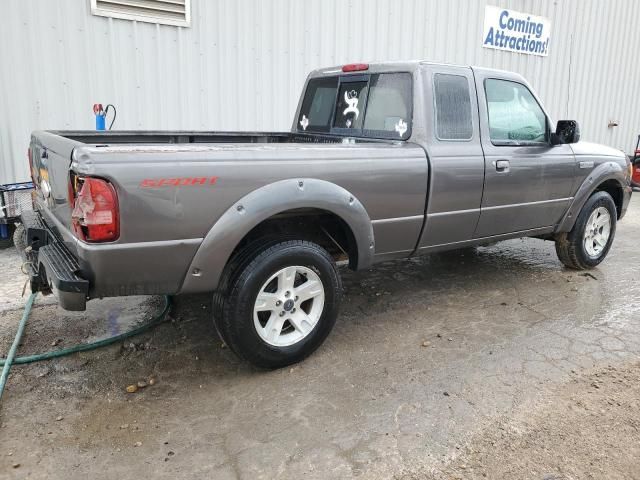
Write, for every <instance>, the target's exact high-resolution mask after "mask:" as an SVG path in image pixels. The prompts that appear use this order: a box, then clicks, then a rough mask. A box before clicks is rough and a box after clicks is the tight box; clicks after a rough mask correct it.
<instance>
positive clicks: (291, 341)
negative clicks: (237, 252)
mask: <svg viewBox="0 0 640 480" xmlns="http://www.w3.org/2000/svg"><path fill="white" fill-rule="evenodd" d="M226 283H227V285H226V288H227V292H225V293H223V295H222V298H220V297H218V299H217V302H218V308H217V309H216V310H217V315H216V318H215V322H216V327H217V328H218V331H219V332H220V334H221V336H222V338H223V339H224V340H225V342H226V343H228V344H229V347H230V348H231V350H233V351H234V352H235V353H237V354H238V355H239V356H240V357H242V358H244V359H246V360H248V361H249V362H250V363H252V364H253V365H256V366H258V367H261V368H279V367H284V366H286V365H289V364H292V363H295V362H298V361H300V360H302V359H304V358H305V357H307V356H308V355H310V354H311V353H313V352H314V351H315V350H316V349H317V348H318V347H319V346H320V345H321V344H322V342H323V341H324V340H325V339H326V338H327V336H328V335H329V332H331V329H332V328H333V325H334V324H335V321H336V317H337V315H338V309H339V304H340V297H341V292H342V284H341V281H340V276H339V274H338V271H337V268H336V265H335V262H334V261H333V259H332V258H331V256H330V255H329V254H328V253H327V252H326V250H324V249H323V248H322V247H320V246H319V245H316V244H315V243H312V242H308V241H303V240H287V241H281V242H276V243H271V244H270V245H269V246H268V247H267V248H265V249H256V250H255V253H254V254H253V255H248V258H245V260H244V261H243V262H240V265H239V266H238V268H237V270H236V272H234V273H233V274H232V277H231V278H229V281H228V282H226Z"/></svg>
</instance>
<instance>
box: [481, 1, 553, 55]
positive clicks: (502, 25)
mask: <svg viewBox="0 0 640 480" xmlns="http://www.w3.org/2000/svg"><path fill="white" fill-rule="evenodd" d="M550 37H551V22H550V21H549V19H548V18H545V17H537V16H535V15H530V14H528V13H522V12H516V11H515V10H509V9H507V8H500V7H492V6H487V7H485V10H484V31H483V34H482V46H483V47H486V48H496V49H498V50H508V51H510V52H516V53H526V54H528V55H540V56H543V57H546V56H547V55H549V39H550Z"/></svg>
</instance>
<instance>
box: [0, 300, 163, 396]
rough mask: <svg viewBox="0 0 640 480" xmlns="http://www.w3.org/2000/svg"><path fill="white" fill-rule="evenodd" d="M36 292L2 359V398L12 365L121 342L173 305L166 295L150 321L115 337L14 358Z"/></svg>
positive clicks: (0, 379) (157, 318)
mask: <svg viewBox="0 0 640 480" xmlns="http://www.w3.org/2000/svg"><path fill="white" fill-rule="evenodd" d="M36 295H37V294H36V293H32V294H31V295H30V296H29V299H28V300H27V304H26V306H25V308H24V313H23V314H22V319H21V320H20V324H19V325H18V332H17V333H16V337H15V339H14V340H13V344H12V345H11V349H10V350H9V354H8V355H7V358H6V359H4V360H1V359H0V366H3V369H2V376H1V377H0V398H2V392H3V391H4V386H5V384H6V382H7V377H8V376H9V370H10V369H11V365H22V364H25V363H33V362H40V361H42V360H49V359H51V358H57V357H64V356H65V355H70V354H72V353H76V352H86V351H87V350H94V349H96V348H100V347H105V346H107V345H111V344H113V343H116V342H119V341H120V340H124V339H126V338H129V337H133V336H135V335H138V334H140V333H142V332H144V331H146V330H148V329H150V328H151V327H153V326H154V325H156V324H158V323H160V322H161V321H162V320H164V319H165V317H166V316H167V312H169V307H170V306H171V301H170V299H169V297H168V296H165V297H164V307H163V309H162V311H161V312H160V314H158V315H156V316H155V317H153V318H152V319H151V321H150V322H148V323H145V324H144V325H141V326H139V327H136V328H134V329H133V330H129V331H128V332H124V333H121V334H119V335H116V336H114V337H109V338H105V339H102V340H98V341H96V342H92V343H81V344H79V345H74V346H73V347H68V348H63V349H61V350H53V351H50V352H45V353H38V354H35V355H26V356H24V357H18V358H14V357H15V354H16V351H17V349H18V345H19V344H20V339H21V338H22V334H23V333H24V327H25V325H26V323H27V318H29V313H31V307H32V306H33V301H34V300H35V298H36Z"/></svg>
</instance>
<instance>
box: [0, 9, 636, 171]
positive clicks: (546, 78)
mask: <svg viewBox="0 0 640 480" xmlns="http://www.w3.org/2000/svg"><path fill="white" fill-rule="evenodd" d="M485 4H491V5H498V6H503V7H506V6H508V7H509V8H511V9H515V10H519V11H523V12H528V13H532V14H535V15H540V16H545V17H547V18H549V19H550V21H551V22H552V30H551V35H552V36H551V43H550V53H549V56H548V57H537V56H533V55H521V54H516V53H510V52H504V51H498V50H491V49H486V48H482V24H483V19H484V6H485ZM0 18H2V37H1V39H0V86H1V87H0V183H6V182H11V181H19V180H26V179H28V177H29V173H28V168H27V163H26V148H27V145H28V140H29V133H30V132H31V131H32V130H35V129H92V128H93V127H94V120H93V115H92V112H91V107H92V105H93V103H96V102H100V103H103V104H106V103H114V104H115V105H116V106H117V107H118V119H117V121H116V127H117V128H118V129H203V130H235V129H240V130H287V129H288V128H289V127H290V125H291V117H292V115H293V113H294V111H295V108H296V103H297V99H298V95H299V91H300V89H301V87H302V85H303V82H304V79H305V77H306V75H307V73H308V72H309V71H310V70H312V69H314V68H318V67H321V66H327V65H335V64H342V63H348V62H355V61H375V60H406V59H415V58H424V59H429V60H433V61H438V62H449V63H461V64H473V65H479V66H487V67H493V68H501V69H507V70H513V71H516V72H518V73H521V74H522V75H524V76H525V77H526V78H527V79H528V80H529V81H530V83H531V84H532V85H533V86H534V87H535V89H536V90H537V92H538V93H539V95H540V96H541V97H542V99H543V101H544V103H545V106H546V108H547V109H548V110H549V111H550V112H551V114H552V116H553V117H554V118H555V119H560V118H571V119H577V120H579V121H580V124H581V127H582V136H583V138H584V139H585V140H591V141H596V142H600V143H605V144H607V145H610V146H613V147H617V148H620V149H623V150H625V151H627V152H629V151H631V150H632V147H633V146H634V145H635V140H634V139H635V136H636V135H637V134H638V133H640V102H639V101H638V90H639V89H638V85H640V64H639V63H638V55H637V52H638V50H640V29H638V28H637V19H638V18H640V2H637V1H634V0H612V1H607V2H604V1H599V0H562V1H546V0H512V1H506V0H492V1H490V2H486V3H485V2H484V1H479V0H474V1H468V0H456V1H454V0H450V1H435V0H434V1H424V0H405V1H402V2H400V1H394V0H350V1H348V2H347V1H343V0H305V1H301V0H271V1H265V0H215V1H204V0H193V2H192V11H191V25H192V26H191V27H190V28H183V27H172V26H166V25H156V24H149V23H142V22H132V21H128V20H118V19H111V18H104V17H98V16H94V15H91V14H90V2H89V0H56V1H55V2H52V1H45V0H4V1H2V2H0ZM610 120H615V121H618V122H619V123H620V126H619V127H615V128H608V127H607V125H608V123H609V121H610Z"/></svg>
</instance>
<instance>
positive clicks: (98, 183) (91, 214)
mask: <svg viewBox="0 0 640 480" xmlns="http://www.w3.org/2000/svg"><path fill="white" fill-rule="evenodd" d="M72 189H73V190H74V193H75V199H74V201H73V210H72V213H71V220H72V224H73V231H74V233H75V235H76V236H77V237H78V238H79V239H80V240H84V241H85V242H112V241H114V240H117V239H118V237H119V236H120V223H119V218H118V197H117V195H116V190H115V188H114V187H113V185H112V184H110V183H109V182H107V181H106V180H103V179H101V178H93V177H84V178H76V179H75V181H73V182H72Z"/></svg>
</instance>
